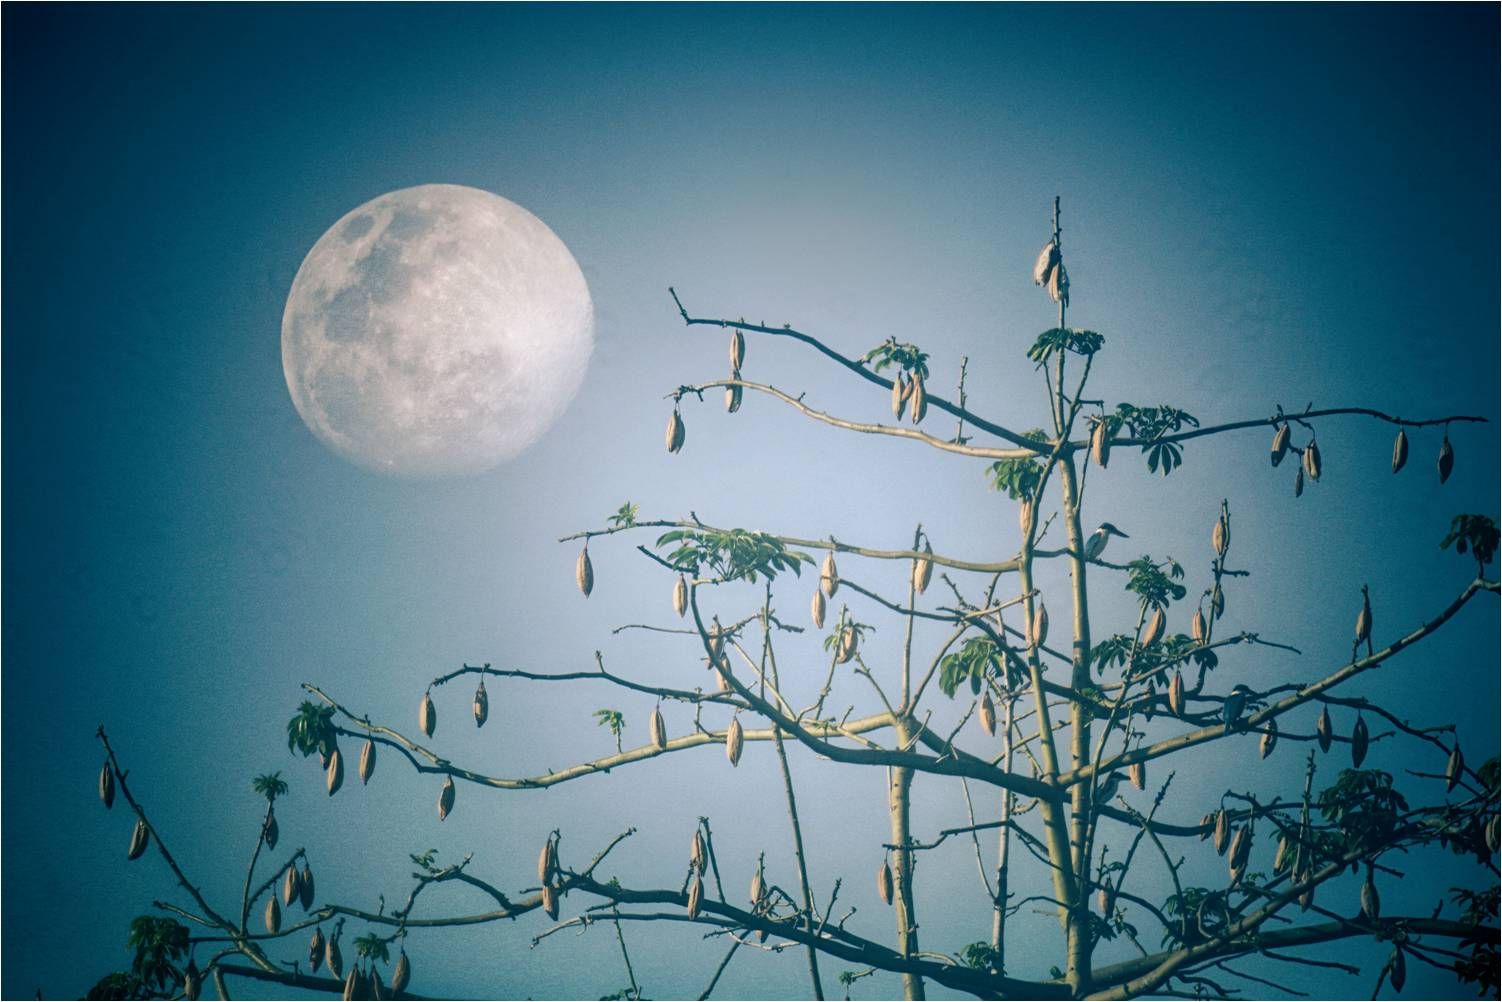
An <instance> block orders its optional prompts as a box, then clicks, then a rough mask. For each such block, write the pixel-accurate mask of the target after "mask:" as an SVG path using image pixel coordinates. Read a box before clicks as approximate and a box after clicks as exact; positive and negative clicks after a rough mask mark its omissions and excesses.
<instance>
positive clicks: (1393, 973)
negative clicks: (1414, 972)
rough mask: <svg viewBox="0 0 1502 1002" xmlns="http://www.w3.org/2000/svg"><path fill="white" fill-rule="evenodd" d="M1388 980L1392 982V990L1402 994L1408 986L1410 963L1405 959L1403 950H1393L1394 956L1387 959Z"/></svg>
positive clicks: (1396, 947) (1396, 948) (1398, 948)
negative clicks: (1404, 987)
mask: <svg viewBox="0 0 1502 1002" xmlns="http://www.w3.org/2000/svg"><path fill="white" fill-rule="evenodd" d="M1387 980H1388V981H1391V982H1392V990H1393V991H1395V992H1401V991H1402V990H1403V986H1404V985H1406V984H1408V961H1406V960H1404V959H1403V948H1402V947H1401V946H1395V947H1393V948H1392V956H1391V957H1389V958H1387Z"/></svg>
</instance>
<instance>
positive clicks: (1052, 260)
mask: <svg viewBox="0 0 1502 1002" xmlns="http://www.w3.org/2000/svg"><path fill="white" fill-rule="evenodd" d="M1058 265H1059V245H1058V244H1056V243H1054V242H1053V241H1052V240H1050V241H1049V242H1048V243H1046V244H1044V245H1043V249H1042V250H1040V251H1039V252H1038V260H1037V261H1036V262H1034V264H1033V284H1034V285H1047V284H1048V280H1049V279H1051V278H1052V277H1053V272H1054V269H1055V268H1057V267H1058Z"/></svg>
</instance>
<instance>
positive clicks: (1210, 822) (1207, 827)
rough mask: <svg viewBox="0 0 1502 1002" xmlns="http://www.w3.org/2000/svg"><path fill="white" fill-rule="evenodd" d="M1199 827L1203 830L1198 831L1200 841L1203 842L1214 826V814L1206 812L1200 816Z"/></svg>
mask: <svg viewBox="0 0 1502 1002" xmlns="http://www.w3.org/2000/svg"><path fill="white" fill-rule="evenodd" d="M1200 827H1201V828H1203V829H1204V831H1202V832H1200V841H1201V842H1203V841H1205V839H1207V838H1209V837H1210V832H1211V831H1213V830H1214V828H1215V815H1213V814H1206V815H1205V816H1204V817H1202V818H1200Z"/></svg>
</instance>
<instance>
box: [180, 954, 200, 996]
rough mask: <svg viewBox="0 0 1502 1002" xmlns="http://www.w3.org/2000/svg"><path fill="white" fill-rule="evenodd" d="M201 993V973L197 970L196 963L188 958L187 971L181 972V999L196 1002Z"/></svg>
mask: <svg viewBox="0 0 1502 1002" xmlns="http://www.w3.org/2000/svg"><path fill="white" fill-rule="evenodd" d="M202 991H203V972H202V971H200V970H199V969H198V961H196V960H194V959H193V958H191V957H189V958H188V966H187V969H186V970H184V971H183V998H185V999H189V1000H196V999H197V998H198V996H199V994H200V993H202Z"/></svg>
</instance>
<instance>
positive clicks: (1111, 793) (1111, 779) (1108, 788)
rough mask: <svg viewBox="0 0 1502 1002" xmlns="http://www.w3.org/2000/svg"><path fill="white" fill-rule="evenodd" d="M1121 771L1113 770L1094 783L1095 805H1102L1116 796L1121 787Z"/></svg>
mask: <svg viewBox="0 0 1502 1002" xmlns="http://www.w3.org/2000/svg"><path fill="white" fill-rule="evenodd" d="M1121 778H1122V777H1121V773H1119V772H1113V773H1111V774H1110V775H1109V776H1107V777H1106V778H1105V779H1103V780H1101V781H1100V782H1099V783H1097V784H1096V785H1095V806H1096V807H1104V806H1105V805H1107V804H1109V803H1110V802H1111V800H1112V798H1114V797H1115V796H1116V791H1117V790H1118V789H1119V788H1120V787H1121Z"/></svg>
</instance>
